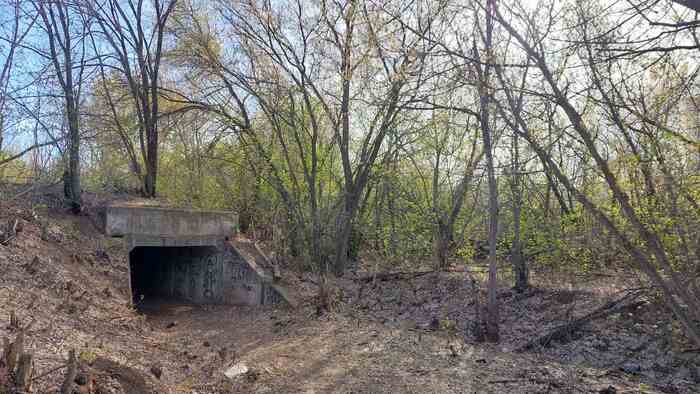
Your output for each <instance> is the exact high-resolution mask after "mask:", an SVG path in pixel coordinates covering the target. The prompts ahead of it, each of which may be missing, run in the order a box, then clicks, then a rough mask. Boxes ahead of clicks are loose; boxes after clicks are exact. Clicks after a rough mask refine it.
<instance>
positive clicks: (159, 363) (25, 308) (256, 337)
mask: <svg viewBox="0 0 700 394" xmlns="http://www.w3.org/2000/svg"><path fill="white" fill-rule="evenodd" d="M51 196H52V195H51V194H50V193H46V192H45V191H42V192H41V193H38V192H37V193H33V194H32V198H22V199H20V200H19V201H17V200H15V201H12V202H11V203H9V204H3V203H0V223H5V222H6V221H7V220H8V219H9V218H20V219H21V220H22V224H23V226H22V232H21V233H20V234H18V236H17V238H16V239H14V240H12V241H10V242H9V243H8V244H7V245H5V246H2V245H0V272H1V273H2V275H0V337H10V338H12V337H13V336H14V335H15V333H16V332H15V331H13V329H11V328H10V327H7V324H6V323H5V322H7V321H8V320H7V319H8V318H9V314H10V312H11V311H16V313H17V315H18V316H19V318H20V320H21V321H22V322H23V324H28V323H29V322H33V324H32V325H31V328H30V329H29V331H28V333H27V336H28V342H29V343H28V347H29V349H30V350H31V351H32V352H33V353H34V357H35V360H36V361H35V370H36V372H35V376H39V378H38V379H36V381H35V382H34V388H35V390H36V391H37V392H55V390H56V387H57V386H59V385H60V383H61V380H62V377H63V373H64V371H63V369H60V367H61V365H62V364H64V363H65V361H64V360H65V358H66V355H67V353H68V351H69V350H70V349H76V352H77V353H78V354H80V358H81V360H82V364H83V370H84V371H85V373H87V374H89V375H90V376H91V378H92V379H93V380H94V384H92V386H91V388H90V391H82V392H94V393H98V392H99V393H142V392H157V393H195V392H196V393H200V394H202V393H234V392H235V393H299V392H303V393H326V392H334V393H335V392H341V393H342V392H346V393H350V392H352V393H545V392H550V393H569V392H571V393H580V392H584V393H595V392H603V391H601V390H604V389H607V388H608V387H609V386H613V387H614V388H615V390H616V392H617V393H621V392H629V393H632V392H647V393H653V392H666V393H697V392H700V389H699V387H700V386H699V385H698V380H697V379H698V376H697V374H698V366H699V365H700V360H698V354H697V353H694V352H685V353H684V352H683V350H685V349H687V347H688V346H687V344H686V343H685V342H684V341H683V339H682V336H680V335H679V334H678V329H677V327H676V326H675V323H674V322H673V320H672V319H671V317H670V316H669V315H668V313H667V312H665V311H664V310H663V309H662V308H659V307H658V306H657V305H656V303H655V302H654V300H653V298H651V297H648V300H649V303H648V304H647V305H645V306H644V307H643V308H641V309H639V310H637V311H635V312H634V313H633V314H631V315H630V314H625V315H613V316H611V317H610V318H606V319H603V320H601V321H596V322H594V323H593V324H591V325H589V326H587V327H586V328H585V329H584V330H583V331H581V332H578V333H576V334H575V335H574V336H573V337H572V338H570V340H567V341H565V342H566V343H554V344H552V346H551V347H549V348H543V349H538V351H533V352H527V353H515V352H513V349H515V348H517V347H518V346H520V345H522V344H523V343H525V342H526V341H528V340H530V339H532V338H534V337H536V336H538V335H542V334H544V333H545V332H546V331H547V330H548V329H550V328H553V327H555V326H557V325H559V324H562V323H563V322H566V321H567V319H571V318H573V317H576V316H581V315H583V314H585V313H586V312H588V311H590V310H593V309H595V308H596V307H598V306H600V305H602V304H604V303H605V302H606V301H607V300H608V299H609V298H610V297H614V296H615V294H616V293H617V292H619V291H620V290H621V289H622V288H627V287H631V286H638V284H637V281H636V279H635V278H633V277H632V278H631V279H630V280H629V281H626V282H622V281H620V280H619V275H616V276H617V277H618V279H616V280H615V281H612V280H611V279H610V278H607V279H605V280H602V279H601V277H597V276H588V277H587V279H589V280H590V282H588V283H582V281H581V280H578V279H577V280H576V283H577V286H576V287H569V286H565V288H562V285H556V284H563V283H566V282H563V281H561V280H559V278H556V277H555V276H553V275H551V274H550V275H547V276H541V277H539V278H537V277H536V278H535V282H536V284H537V285H538V286H537V288H536V289H535V290H532V291H530V292H528V293H526V294H524V295H518V294H515V293H513V292H511V291H509V290H503V291H501V293H500V298H499V299H500V300H501V302H502V310H501V330H502V331H501V336H502V341H501V342H500V343H499V344H498V345H489V344H479V343H476V342H475V341H474V338H472V337H471V334H470V329H469V328H470V327H471V325H472V324H473V321H474V320H475V316H474V310H475V307H474V300H473V297H474V293H475V292H474V291H473V289H472V288H471V287H470V286H469V283H470V281H469V280H468V278H467V276H466V274H465V273H464V272H451V273H442V274H439V275H437V274H430V275H423V276H420V277H417V278H412V279H401V280H390V281H376V282H369V283H365V282H362V281H356V280H353V276H352V275H350V276H348V277H347V278H344V279H342V280H337V281H334V283H333V287H334V289H335V291H334V293H333V294H335V303H333V305H334V310H333V311H331V313H329V314H325V315H322V316H318V315H317V314H316V309H315V306H314V305H315V304H314V300H313V297H314V294H315V285H314V279H313V277H310V276H296V275H294V274H292V273H289V272H286V273H285V275H286V276H288V277H291V276H293V281H292V282H293V283H296V284H297V287H298V288H297V289H296V290H297V291H298V293H299V294H300V295H301V297H300V298H301V299H300V301H301V302H300V306H299V308H297V309H295V310H291V309H285V308H273V307H260V308H249V307H226V306H196V305H186V304H178V303H173V302H169V301H167V300H155V301H151V302H149V303H147V304H144V305H141V306H140V307H139V311H137V310H134V309H132V308H131V307H130V306H129V302H128V300H129V296H128V294H127V293H128V278H127V269H126V267H127V262H126V259H125V256H124V252H123V248H122V245H121V244H120V240H114V239H108V238H104V236H103V235H101V234H100V233H99V229H98V228H97V227H96V226H95V223H96V222H98V221H97V220H95V217H94V215H90V214H89V212H88V214H85V215H81V216H74V215H70V214H68V213H66V212H64V210H63V209H62V208H60V206H59V205H58V204H55V203H54V202H53V201H55V200H60V199H59V198H57V197H56V198H53V197H51ZM96 200H97V198H96ZM32 201H34V202H36V201H39V202H40V203H41V204H42V205H41V206H37V205H35V209H34V210H33V209H32V206H31V205H30V202H32ZM33 211H34V212H33ZM42 223H43V224H42ZM42 226H44V227H45V228H48V231H44V233H45V234H44V235H45V237H44V238H45V239H42V230H41V228H42ZM47 234H48V237H47V236H46V235H47ZM35 257H37V258H38V262H36V263H34V264H32V261H33V260H34V258H35ZM371 266H374V265H373V264H372V265H371ZM361 267H362V265H361ZM570 279H571V277H570V276H567V281H570ZM553 284H554V285H553ZM235 364H238V365H241V364H243V365H246V366H247V367H248V369H249V372H248V373H246V374H243V375H241V376H239V377H237V378H235V379H228V378H226V377H225V376H224V375H223V372H224V371H226V370H227V369H228V368H230V367H231V366H233V365H235ZM52 370H55V371H54V372H51V373H46V372H49V371H52ZM156 371H157V372H162V374H160V373H156ZM42 375H43V376H42ZM155 375H160V377H159V378H158V377H156V376H155Z"/></svg>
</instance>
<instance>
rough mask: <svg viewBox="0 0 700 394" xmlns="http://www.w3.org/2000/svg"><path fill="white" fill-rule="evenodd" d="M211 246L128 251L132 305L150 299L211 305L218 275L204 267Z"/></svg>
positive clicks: (211, 253)
mask: <svg viewBox="0 0 700 394" xmlns="http://www.w3.org/2000/svg"><path fill="white" fill-rule="evenodd" d="M217 253H218V252H217V250H216V248H215V247H213V246H165V247H156V246H138V247H135V248H134V249H132V250H131V252H129V280H130V285H131V295H132V298H133V302H134V304H135V305H138V304H139V303H140V302H142V301H150V300H167V299H172V300H177V301H197V300H198V301H200V302H206V301H210V302H215V301H216V300H215V299H214V290H213V287H214V286H215V285H216V283H215V282H216V280H217V279H218V277H219V276H220V275H216V274H215V273H214V272H210V271H211V269H210V268H208V266H210V265H211V261H210V260H212V259H214V260H215V259H216V255H217Z"/></svg>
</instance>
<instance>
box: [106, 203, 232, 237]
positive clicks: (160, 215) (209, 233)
mask: <svg viewBox="0 0 700 394" xmlns="http://www.w3.org/2000/svg"><path fill="white" fill-rule="evenodd" d="M237 227H238V218H237V216H236V214H234V213H232V212H226V211H198V210H191V209H179V208H161V207H146V206H128V205H113V206H109V207H107V212H106V219H105V233H106V234H107V235H109V236H111V237H123V236H126V235H132V236H134V235H138V236H151V237H168V238H177V237H185V238H191V237H222V238H223V237H230V236H232V235H234V234H235V233H236V230H237Z"/></svg>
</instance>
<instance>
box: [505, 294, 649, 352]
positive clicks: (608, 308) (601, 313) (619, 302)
mask: <svg viewBox="0 0 700 394" xmlns="http://www.w3.org/2000/svg"><path fill="white" fill-rule="evenodd" d="M640 295H641V293H640V292H635V293H629V294H627V295H625V296H623V297H621V298H619V299H616V300H613V301H610V302H608V303H606V304H605V305H603V306H601V307H600V308H598V309H596V310H594V311H593V312H591V313H588V314H586V315H584V316H582V317H580V318H577V319H573V320H571V321H570V322H568V323H566V324H562V325H560V326H558V327H556V328H554V329H552V330H551V331H549V332H548V333H547V334H545V335H543V336H541V337H538V338H536V339H534V340H532V341H530V342H527V343H526V344H524V345H522V346H520V347H519V348H517V349H516V350H515V351H516V352H524V351H527V350H532V349H534V348H537V347H547V346H549V345H550V344H551V343H552V341H558V340H566V339H567V338H569V337H571V335H572V334H573V333H575V332H576V331H578V330H580V329H582V328H583V327H585V326H586V325H587V324H588V323H590V322H592V321H594V320H598V319H603V318H606V317H608V316H610V315H614V314H616V313H621V312H625V311H628V310H634V309H636V308H637V307H639V306H641V305H644V304H645V303H646V301H634V302H631V301H632V300H634V299H636V298H637V297H639V296H640Z"/></svg>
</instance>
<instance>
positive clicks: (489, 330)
mask: <svg viewBox="0 0 700 394" xmlns="http://www.w3.org/2000/svg"><path fill="white" fill-rule="evenodd" d="M493 7H494V0H489V1H488V3H487V4H486V37H485V42H484V45H485V48H486V57H487V63H486V64H485V65H484V66H483V69H482V66H481V64H479V63H477V64H476V68H477V70H478V72H479V79H480V81H479V85H478V87H479V96H480V97H479V109H480V111H479V112H480V123H481V132H482V137H483V141H484V151H485V152H486V167H487V173H488V184H489V235H488V240H489V278H488V305H487V311H486V312H487V313H486V340H488V341H490V342H498V341H499V337H500V335H499V327H498V321H499V316H498V297H497V286H498V283H497V280H498V277H497V270H498V266H497V261H496V241H497V237H498V185H497V183H496V173H495V169H494V160H493V144H492V140H491V138H492V133H491V124H490V120H489V118H490V117H489V111H490V109H489V102H490V93H489V89H490V86H489V74H490V69H491V67H492V66H491V65H490V64H489V62H490V61H491V58H492V51H491V46H492V39H493ZM474 46H475V48H474V53H475V54H477V61H479V60H480V59H479V58H478V57H479V56H478V51H477V50H476V45H474Z"/></svg>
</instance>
